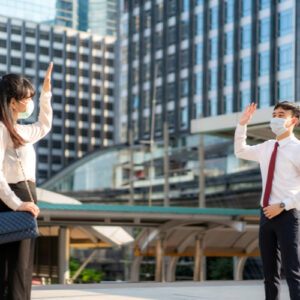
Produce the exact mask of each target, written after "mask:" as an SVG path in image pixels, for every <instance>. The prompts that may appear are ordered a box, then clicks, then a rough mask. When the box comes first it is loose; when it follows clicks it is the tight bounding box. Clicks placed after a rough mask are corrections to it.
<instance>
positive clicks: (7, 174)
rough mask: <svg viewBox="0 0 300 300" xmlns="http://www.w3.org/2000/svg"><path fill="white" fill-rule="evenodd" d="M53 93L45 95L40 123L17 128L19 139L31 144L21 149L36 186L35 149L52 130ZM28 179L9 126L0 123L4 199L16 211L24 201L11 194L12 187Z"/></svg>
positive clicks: (1, 196) (0, 194)
mask: <svg viewBox="0 0 300 300" xmlns="http://www.w3.org/2000/svg"><path fill="white" fill-rule="evenodd" d="M51 96H52V94H51V92H47V93H45V92H44V91H42V93H41V96H40V112H39V118H38V121H37V122H35V123H33V124H28V125H21V124H17V125H16V126H15V128H16V130H17V132H18V133H19V135H20V136H21V137H22V138H23V139H24V140H25V141H27V143H26V144H25V146H22V147H19V148H18V149H17V151H18V154H19V157H20V158H21V161H22V166H23V169H24V172H25V176H26V180H31V181H33V182H35V168H36V154H35V150H34V147H33V144H35V143H36V142H37V141H39V140H40V139H41V138H43V137H44V136H45V135H46V134H47V133H48V132H49V131H50V129H51V125H52V107H51ZM24 180H25V178H24V175H23V172H22V170H21V168H20V165H19V163H18V161H17V157H16V152H15V149H14V147H13V142H12V140H11V138H10V135H9V132H8V130H7V128H6V127H5V125H4V124H3V123H2V122H0V199H1V200H2V201H3V202H4V203H5V204H6V205H7V206H8V207H9V208H11V209H13V210H16V209H17V208H18V207H19V206H20V205H21V204H22V201H21V200H20V199H19V198H18V197H17V196H16V194H15V193H14V192H13V191H12V190H11V188H10V186H9V185H8V184H9V183H17V182H19V181H24Z"/></svg>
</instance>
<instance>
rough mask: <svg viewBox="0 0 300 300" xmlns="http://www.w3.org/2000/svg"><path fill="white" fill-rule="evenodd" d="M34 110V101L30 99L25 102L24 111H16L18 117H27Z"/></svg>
mask: <svg viewBox="0 0 300 300" xmlns="http://www.w3.org/2000/svg"><path fill="white" fill-rule="evenodd" d="M33 111H34V102H33V100H30V101H29V102H28V103H27V104H26V111H24V112H19V113H18V119H27V118H29V117H30V116H31V114H32V113H33Z"/></svg>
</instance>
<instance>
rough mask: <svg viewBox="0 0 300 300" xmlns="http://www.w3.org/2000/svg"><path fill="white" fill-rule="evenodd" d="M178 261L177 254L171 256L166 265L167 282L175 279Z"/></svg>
mask: <svg viewBox="0 0 300 300" xmlns="http://www.w3.org/2000/svg"><path fill="white" fill-rule="evenodd" d="M178 261H179V256H172V257H171V260H170V262H169V264H168V267H167V282H172V281H175V279H176V276H175V275H176V266H177V263H178Z"/></svg>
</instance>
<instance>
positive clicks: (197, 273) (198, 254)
mask: <svg viewBox="0 0 300 300" xmlns="http://www.w3.org/2000/svg"><path fill="white" fill-rule="evenodd" d="M203 250H204V235H203V234H201V235H197V236H196V241H195V256H194V281H204V279H205V260H204V256H203Z"/></svg>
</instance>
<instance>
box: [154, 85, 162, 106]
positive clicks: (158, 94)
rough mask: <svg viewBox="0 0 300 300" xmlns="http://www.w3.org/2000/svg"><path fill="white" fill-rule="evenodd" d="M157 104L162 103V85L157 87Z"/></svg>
mask: <svg viewBox="0 0 300 300" xmlns="http://www.w3.org/2000/svg"><path fill="white" fill-rule="evenodd" d="M155 98H156V104H160V103H161V102H162V87H161V86H158V87H156V95H155Z"/></svg>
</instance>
